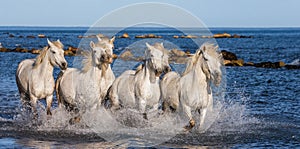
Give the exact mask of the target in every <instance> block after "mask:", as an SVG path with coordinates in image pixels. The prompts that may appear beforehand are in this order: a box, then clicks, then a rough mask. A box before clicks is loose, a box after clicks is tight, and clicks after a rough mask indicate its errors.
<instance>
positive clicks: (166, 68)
mask: <svg viewBox="0 0 300 149" xmlns="http://www.w3.org/2000/svg"><path fill="white" fill-rule="evenodd" d="M170 71H172V69H171V67H169V66H167V67H165V69H164V73H168V72H170Z"/></svg>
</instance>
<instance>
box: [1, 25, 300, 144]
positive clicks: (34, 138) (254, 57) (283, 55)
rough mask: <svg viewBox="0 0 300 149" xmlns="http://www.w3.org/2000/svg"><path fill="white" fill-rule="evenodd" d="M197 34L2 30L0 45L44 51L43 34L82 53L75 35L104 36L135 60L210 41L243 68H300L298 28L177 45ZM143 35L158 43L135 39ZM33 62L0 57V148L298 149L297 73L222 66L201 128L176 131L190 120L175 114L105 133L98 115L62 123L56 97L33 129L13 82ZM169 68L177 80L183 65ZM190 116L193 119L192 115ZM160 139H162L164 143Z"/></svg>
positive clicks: (125, 64) (130, 64)
mask: <svg viewBox="0 0 300 149" xmlns="http://www.w3.org/2000/svg"><path fill="white" fill-rule="evenodd" d="M200 32H201V31H199V30H197V29H193V28H188V29H175V28H165V27H164V28H155V27H134V28H125V29H116V28H105V29H102V30H100V31H98V30H96V29H94V30H91V29H90V28H88V27H14V26H2V27H0V42H1V43H2V46H3V47H6V48H10V49H14V48H16V47H22V48H26V49H32V48H35V49H41V48H43V47H44V46H46V45H47V40H46V38H38V37H37V35H38V34H44V35H46V37H47V38H48V39H50V40H57V39H59V40H60V41H61V42H62V43H63V44H64V46H65V49H66V48H67V47H69V46H72V47H80V45H81V44H85V42H84V41H83V40H86V41H91V40H94V41H96V39H94V38H79V36H84V35H90V34H96V33H102V34H104V35H107V36H109V37H111V36H116V40H115V42H114V53H115V54H117V55H120V54H122V52H124V51H126V50H132V53H133V54H134V55H135V54H136V55H138V56H143V53H144V52H143V50H145V45H144V43H145V42H149V43H154V42H163V43H164V46H165V47H166V48H167V49H172V48H177V49H180V50H183V51H185V52H186V51H189V52H190V53H194V52H195V51H196V50H197V49H198V48H199V46H200V45H199V43H203V42H207V41H212V42H214V43H215V44H217V45H218V46H219V48H220V50H226V51H230V52H233V53H235V54H236V55H237V57H238V58H239V59H243V60H244V61H245V62H253V63H259V62H278V61H282V62H284V63H286V64H294V63H295V62H298V63H299V59H300V28H209V29H206V31H205V34H207V33H211V35H212V34H216V33H229V34H231V35H234V34H237V35H243V36H247V37H251V38H217V39H214V38H201V39H200V38H197V39H190V38H181V36H184V35H198V34H199V33H200ZM123 33H128V35H129V38H119V36H122V34H123ZM145 34H154V35H157V36H161V38H155V39H154V38H153V39H141V38H135V36H137V35H145ZM27 36H35V38H27ZM174 36H179V38H174ZM196 40H198V41H199V42H198V41H196ZM36 56H37V55H34V54H31V53H17V52H0V68H1V69H0V148H124V147H126V148H135V147H148V148H151V147H154V148H300V70H299V69H286V68H285V67H282V68H277V69H274V68H257V67H253V66H244V67H237V66H223V69H222V70H223V77H222V78H223V81H222V84H221V86H219V87H215V88H216V89H215V91H214V95H215V96H214V108H213V111H212V112H210V113H208V116H207V118H206V119H207V120H206V121H207V122H206V124H205V129H201V128H194V129H193V130H191V131H190V132H185V131H183V130H181V129H179V128H181V127H183V126H184V124H187V122H188V121H184V119H186V118H182V119H183V120H179V121H180V122H179V121H177V120H178V119H177V120H172V117H177V116H174V115H180V113H171V114H170V115H172V116H169V118H168V117H167V118H166V117H164V118H157V119H156V120H154V121H155V123H153V124H151V125H149V129H144V128H139V127H135V124H136V125H139V119H138V118H135V119H134V118H133V120H132V121H134V122H132V121H130V120H129V121H128V123H131V122H132V123H133V124H132V125H130V127H129V126H128V127H126V129H125V128H123V127H120V126H119V125H114V124H109V126H108V125H107V123H111V121H110V120H107V117H108V116H107V115H105V114H101V113H103V111H102V112H96V113H89V115H86V118H85V119H83V120H82V122H81V124H76V125H71V124H69V123H68V120H69V118H70V117H69V114H68V112H66V111H64V110H63V109H60V108H58V106H57V100H56V97H55V96H54V101H53V105H52V111H53V115H52V116H51V117H49V116H46V115H45V113H46V112H45V108H44V107H45V101H43V100H40V101H39V103H38V105H39V108H38V109H39V118H38V119H39V120H38V122H36V120H34V119H32V116H31V114H30V112H28V111H26V110H24V108H23V107H22V104H21V101H20V98H19V92H18V88H17V85H16V81H15V73H16V69H17V67H18V64H19V63H20V62H21V61H22V60H24V59H29V58H35V57H36ZM65 58H66V60H67V62H68V64H69V67H73V66H75V65H76V63H78V60H76V57H74V56H66V57H65ZM140 63H141V62H138V61H125V60H121V59H116V60H115V61H114V63H113V64H112V65H111V66H112V69H113V71H114V73H115V75H116V77H118V76H119V75H120V74H121V73H122V72H124V71H125V70H130V69H135V67H136V66H137V65H139V64H140ZM170 65H171V67H172V68H173V71H177V72H178V73H181V72H182V71H183V70H184V68H185V65H184V64H177V63H173V62H170ZM298 65H299V64H298ZM59 72H60V70H59V69H58V68H55V69H54V77H55V78H56V77H57V75H58V73H59ZM102 110H103V109H102ZM104 111H105V109H104ZM125 113H126V111H125ZM194 114H195V115H196V116H197V113H194ZM126 115H130V117H139V115H136V114H134V113H133V112H128V111H127V113H126V114H125V116H124V115H123V116H124V117H126ZM111 116H112V119H114V118H115V119H122V117H120V115H119V116H118V117H114V116H113V115H111ZM121 116H122V115H121ZM196 116H195V117H196ZM198 116H199V115H198ZM157 117H160V116H159V115H158V116H157ZM170 117H171V118H170ZM180 117H182V116H180ZM183 117H184V116H183ZM91 118H93V119H91ZM155 118H156V117H155V116H154V119H155ZM177 118H178V117H177ZM140 121H143V123H144V122H145V120H140ZM182 121H183V122H182ZM91 122H92V123H93V124H92V125H91V124H90V123H91ZM118 122H120V121H116V123H118ZM176 122H177V123H176ZM105 123H106V124H105ZM146 123H147V122H146ZM149 123H150V122H149ZM156 124H159V125H156ZM147 127H148V126H147ZM140 129H143V130H140ZM145 130H146V131H145ZM164 133H167V135H166V136H165V137H164V135H163V134H164ZM104 134H105V135H104ZM108 134H109V137H107V136H108ZM148 136H151V137H149V138H151V139H152V140H151V139H148V138H147V137H148ZM155 138H158V139H155ZM153 140H154V142H153ZM151 141H152V142H151Z"/></svg>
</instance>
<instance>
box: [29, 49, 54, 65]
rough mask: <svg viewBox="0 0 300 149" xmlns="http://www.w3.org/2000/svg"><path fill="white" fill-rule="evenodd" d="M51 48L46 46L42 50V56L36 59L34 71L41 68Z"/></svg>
mask: <svg viewBox="0 0 300 149" xmlns="http://www.w3.org/2000/svg"><path fill="white" fill-rule="evenodd" d="M49 48H50V47H49V46H46V47H44V48H43V49H42V50H41V52H40V54H39V55H38V56H37V57H36V59H35V62H34V66H33V69H35V68H37V66H39V65H40V64H41V63H42V62H43V59H44V57H45V56H46V54H47V51H48V49H49Z"/></svg>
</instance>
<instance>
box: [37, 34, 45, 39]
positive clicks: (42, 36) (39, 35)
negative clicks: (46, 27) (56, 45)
mask: <svg viewBox="0 0 300 149" xmlns="http://www.w3.org/2000/svg"><path fill="white" fill-rule="evenodd" d="M38 37H39V38H46V35H44V34H38Z"/></svg>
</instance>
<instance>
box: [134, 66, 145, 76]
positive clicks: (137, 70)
mask: <svg viewBox="0 0 300 149" xmlns="http://www.w3.org/2000/svg"><path fill="white" fill-rule="evenodd" d="M144 66H145V64H141V65H139V66H138V67H137V68H136V71H135V75H136V74H138V73H139V72H140V71H141V70H143V68H144Z"/></svg>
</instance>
